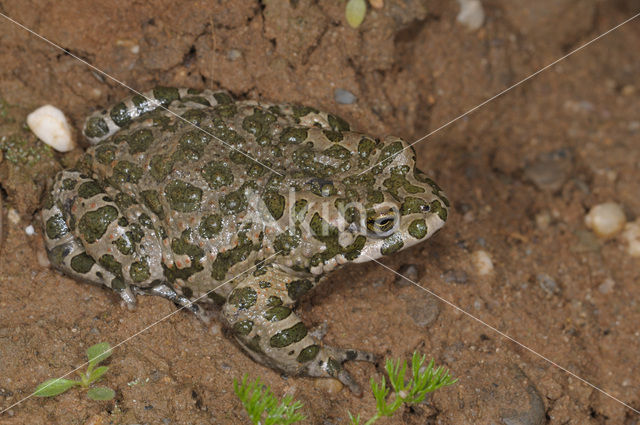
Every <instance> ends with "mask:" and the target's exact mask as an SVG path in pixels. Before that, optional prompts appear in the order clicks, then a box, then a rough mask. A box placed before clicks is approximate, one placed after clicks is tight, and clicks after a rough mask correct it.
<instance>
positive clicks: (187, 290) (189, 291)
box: [180, 286, 193, 298]
mask: <svg viewBox="0 0 640 425" xmlns="http://www.w3.org/2000/svg"><path fill="white" fill-rule="evenodd" d="M180 292H182V295H183V296H184V297H186V298H191V297H193V289H191V288H189V287H188V286H183V287H182V288H180Z"/></svg>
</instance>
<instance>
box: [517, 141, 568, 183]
mask: <svg viewBox="0 0 640 425" xmlns="http://www.w3.org/2000/svg"><path fill="white" fill-rule="evenodd" d="M572 159H573V158H572V155H570V153H569V152H568V151H566V150H564V149H559V150H557V151H554V152H549V153H545V154H542V155H540V156H539V157H538V158H537V159H536V160H535V161H534V162H533V163H531V164H529V165H527V166H526V167H525V169H524V175H525V177H526V178H527V179H528V180H530V181H531V182H532V183H533V184H534V185H535V186H536V187H537V188H538V189H540V190H548V191H550V192H555V191H557V190H558V189H560V188H561V187H562V185H563V184H564V183H565V181H566V180H567V174H568V170H570V169H571V164H572Z"/></svg>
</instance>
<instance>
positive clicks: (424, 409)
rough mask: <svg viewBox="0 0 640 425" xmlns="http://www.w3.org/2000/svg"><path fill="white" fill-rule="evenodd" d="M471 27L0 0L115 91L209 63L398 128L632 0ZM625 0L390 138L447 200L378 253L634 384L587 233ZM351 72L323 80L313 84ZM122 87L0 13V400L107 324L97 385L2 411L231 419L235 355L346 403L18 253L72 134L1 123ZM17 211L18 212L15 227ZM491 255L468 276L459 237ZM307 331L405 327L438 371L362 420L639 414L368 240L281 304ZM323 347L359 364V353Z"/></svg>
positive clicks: (629, 129)
mask: <svg viewBox="0 0 640 425" xmlns="http://www.w3.org/2000/svg"><path fill="white" fill-rule="evenodd" d="M483 4H484V8H485V13H486V21H485V23H484V25H483V27H482V28H480V29H479V30H477V31H467V30H466V29H465V28H464V27H463V26H461V25H460V24H458V23H456V15H457V13H458V4H457V2H454V1H453V0H447V1H441V0H424V1H420V0H385V2H384V7H383V8H382V9H380V10H370V11H369V13H368V14H367V17H366V19H365V21H364V23H363V24H362V26H361V27H360V28H358V29H353V28H351V27H349V26H348V25H347V24H346V21H345V18H344V2H343V1H333V2H317V1H315V2H314V1H305V0H297V1H290V2H285V1H273V0H269V1H266V0H265V1H263V2H255V1H248V0H246V1H234V2H233V3H231V2H221V1H194V2H189V4H188V6H187V5H185V4H180V2H175V1H163V0H154V1H146V2H131V1H117V2H104V1H79V0H65V1H62V0H60V1H56V2H50V1H35V0H20V1H18V0H0V12H2V13H3V14H6V15H8V16H10V17H11V18H13V19H15V20H17V21H19V22H21V23H22V24H24V25H26V26H27V27H29V28H31V29H33V30H34V31H36V32H37V33H38V34H41V35H42V36H44V37H46V38H48V39H50V40H52V41H54V42H55V43H57V44H59V45H60V46H62V47H64V48H65V49H67V50H68V51H69V52H71V53H73V54H74V55H77V56H79V57H80V58H82V59H84V60H86V61H87V62H89V63H91V64H92V65H94V66H95V67H97V68H99V69H100V70H103V71H104V72H106V73H108V74H109V75H112V76H114V77H115V78H117V79H119V80H120V81H122V82H124V83H126V84H127V85H130V86H131V87H133V88H135V89H138V90H145V89H148V88H150V87H153V86H154V85H157V84H163V85H176V86H191V87H197V88H225V89H228V90H230V91H231V92H232V93H233V94H234V95H235V96H237V97H238V98H255V99H264V100H270V101H275V102H278V101H289V102H301V103H305V104H309V105H313V106H316V107H319V108H322V109H326V110H329V111H333V112H335V113H337V114H339V115H341V116H344V117H345V118H347V119H349V120H350V121H351V122H352V123H353V124H354V125H355V127H357V128H358V129H360V130H363V131H366V132H369V133H372V134H375V135H383V134H386V133H394V134H397V135H400V136H402V137H406V138H407V139H408V140H416V139H418V138H420V137H422V136H423V135H425V134H426V133H428V132H429V131H432V130H434V129H436V128H438V127H439V126H441V125H442V124H444V123H446V122H448V121H449V120H451V119H453V118H455V117H456V116H458V115H459V114H461V113H463V112H465V111H467V110H469V109H470V108H472V107H473V106H475V105H477V104H479V103H481V102H483V101H484V100H486V99H488V98H490V97H491V96H493V95H494V94H496V93H498V92H500V91H501V90H503V89H505V88H506V87H508V86H510V85H511V84H514V83H515V82H517V81H519V80H520V79H522V78H524V77H526V76H528V75H530V74H531V73H533V72H535V71H537V70H538V69H540V68H542V67H543V66H545V65H547V64H549V63H551V62H552V61H554V60H555V59H557V58H559V57H561V56H562V55H564V54H566V53H568V52H569V51H571V50H572V49H574V48H576V47H578V46H580V45H581V44H583V43H585V42H586V41H588V40H591V39H592V38H594V37H595V36H597V35H599V34H601V33H603V32H605V31H606V30H608V29H609V28H611V27H613V26H614V25H616V24H618V23H620V22H622V21H623V20H625V19H627V18H629V17H630V16H632V15H633V14H635V13H637V12H638V9H639V8H640V5H639V4H638V2H637V1H632V0H629V1H624V0H616V1H604V0H575V1H570V0H540V1H536V2H530V1H527V0H491V1H489V0H486V1H483ZM638 45H640V21H634V22H631V23H629V24H628V25H626V26H624V27H622V28H620V29H619V30H617V31H615V32H613V33H611V34H609V35H608V36H606V37H604V38H602V39H601V40H599V41H597V42H596V43H594V44H592V45H590V46H588V47H587V48H585V49H584V50H582V51H580V52H579V53H577V54H575V55H573V56H571V57H570V58H568V59H566V60H564V61H562V62H561V63H559V64H558V65H556V66H554V67H553V68H551V69H549V70H547V71H546V72H544V73H542V74H540V75H538V76H536V77H535V78H533V79H532V80H530V81H528V82H526V83H525V84H523V85H521V86H519V87H517V88H515V89H513V90H511V91H509V92H508V93H506V94H505V95H504V96H501V97H500V98H498V99H496V100H494V101H492V102H490V103H489V104H487V105H485V106H483V107H482V108H480V109H479V110H478V111H476V112H474V113H473V114H471V115H469V116H467V117H465V118H464V119H461V120H459V121H457V122H456V123H454V124H453V125H451V126H449V127H447V128H446V129H443V130H442V131H439V132H438V133H436V134H435V135H433V136H431V137H429V138H427V139H426V140H424V141H422V142H420V143H418V144H417V145H416V150H417V153H418V157H419V163H420V164H421V168H423V169H425V171H427V172H428V174H430V175H432V176H433V177H434V178H435V180H436V181H438V182H439V183H440V185H441V186H442V187H443V188H445V190H446V192H447V194H448V196H449V198H450V199H451V200H452V202H453V211H452V214H451V217H450V219H449V223H448V224H447V226H445V228H444V229H443V230H442V231H441V233H440V234H438V235H437V236H436V237H434V238H433V239H432V240H430V241H428V242H426V243H424V244H421V245H419V246H417V247H415V248H413V249H410V250H408V251H403V252H402V253H401V254H398V255H394V256H391V257H389V258H387V259H385V260H384V263H385V265H387V266H388V267H390V268H391V269H393V270H398V271H400V272H401V273H404V274H407V275H408V277H410V278H412V279H413V280H415V281H417V282H418V283H419V284H420V285H422V286H424V287H425V288H428V289H429V290H431V291H433V292H434V293H436V294H438V295H439V296H441V297H442V298H444V299H446V300H447V301H449V302H451V303H453V304H455V305H456V306H458V307H459V308H461V309H463V310H465V311H467V312H469V313H470V314H472V315H474V316H476V317H477V318H479V319H480V320H482V321H484V322H486V324H489V325H491V326H493V327H495V328H496V329H498V330H499V331H500V332H504V333H505V334H507V335H509V336H511V337H513V338H514V339H515V340H517V341H519V342H521V343H522V344H524V345H526V346H527V347H530V348H531V349H532V350H534V351H536V352H538V353H540V354H541V355H543V356H545V357H547V358H548V359H549V360H551V361H553V362H555V363H556V364H557V365H560V366H562V367H563V368H566V369H567V370H568V371H570V372H571V373H573V374H575V375H577V376H579V377H581V378H583V379H585V380H587V381H589V382H591V383H593V384H594V385H596V386H597V387H599V388H601V389H603V390H604V391H607V392H608V393H610V394H611V395H612V396H614V397H616V398H618V399H620V400H622V401H624V402H626V403H628V404H629V405H631V406H633V407H634V408H636V409H640V356H639V355H638V353H639V350H640V333H639V330H638V323H639V321H640V304H639V303H638V300H639V298H640V287H639V285H640V266H639V265H640V259H638V258H632V257H631V256H629V255H628V253H627V252H626V246H625V244H624V243H623V241H622V240H621V239H620V238H619V237H614V238H611V239H609V240H601V239H598V238H596V237H595V236H594V235H593V234H592V233H591V232H590V231H589V230H588V229H587V228H586V227H585V225H584V215H585V213H586V212H587V211H588V210H589V209H590V208H591V207H592V206H593V205H596V204H598V203H601V202H604V201H607V200H613V201H615V202H618V203H619V204H621V205H622V206H623V208H624V210H625V213H626V215H627V218H628V220H630V221H632V220H635V219H636V218H637V217H638V216H639V215H640V185H639V183H638V182H640V121H639V119H640V118H639V117H638V114H637V111H639V110H640V97H639V95H638V94H639V93H640V81H639V80H638V75H640V60H639V59H638V55H637V53H636V50H637V46H638ZM336 89H344V90H348V91H349V92H351V93H352V94H354V95H355V96H356V97H357V101H356V102H355V103H352V104H346V105H345V104H339V103H337V102H336V100H335V90H336ZM127 94H128V90H127V89H126V88H124V87H122V86H121V85H120V84H118V83H116V82H114V81H111V80H109V79H106V78H104V77H103V76H101V75H99V74H98V73H97V72H95V71H94V70H92V69H91V68H89V67H88V66H86V65H85V64H82V63H81V62H79V61H78V60H76V59H74V58H73V57H71V56H70V55H68V54H65V53H64V52H62V51H60V50H58V49H56V48H54V47H53V46H51V45H50V44H47V43H46V42H44V41H43V40H42V39H39V38H37V37H35V36H34V35H30V34H29V33H27V32H26V31H25V30H24V29H21V28H19V27H18V26H16V25H14V24H13V23H11V22H9V21H7V20H6V19H4V18H2V17H0V99H1V100H2V104H1V105H0V106H1V108H0V119H1V120H2V126H1V127H0V131H1V133H0V137H4V136H7V135H9V134H12V135H16V134H17V135H19V136H20V137H19V138H18V139H11V140H12V141H11V143H9V141H8V139H7V138H6V137H5V138H3V139H0V140H2V144H0V146H2V155H1V156H0V158H1V159H0V192H1V193H0V195H1V196H0V199H1V201H2V210H3V220H2V226H1V227H2V229H1V230H2V232H1V235H2V236H1V237H2V245H1V247H0V250H1V255H0V294H1V295H0V409H5V408H6V407H8V406H10V405H12V404H14V403H16V402H17V401H19V400H21V399H22V398H24V397H26V396H28V395H29V394H30V393H31V392H32V391H33V389H34V388H35V386H36V385H37V384H38V383H40V382H42V381H44V380H45V379H47V378H50V377H55V376H59V375H62V374H64V373H66V372H68V371H70V370H72V369H73V368H74V367H76V366H77V365H80V364H81V363H82V362H83V361H84V352H85V350H86V348H87V347H88V346H90V345H92V344H94V343H97V342H102V341H108V342H110V343H111V344H116V343H118V342H120V341H124V340H127V342H126V343H124V344H123V345H121V346H120V347H118V349H117V350H116V351H115V352H114V355H113V356H112V358H111V359H110V360H109V365H110V367H111V370H110V371H109V373H108V374H107V375H106V378H105V384H107V385H109V386H110V387H112V388H114V389H115V390H116V394H117V396H116V399H115V400H113V401H108V402H92V401H90V400H88V399H87V398H86V396H85V394H84V393H82V392H81V391H70V392H68V393H66V394H64V395H62V396H59V397H57V398H54V399H37V398H30V399H28V400H26V401H24V402H22V403H20V404H18V405H16V406H13V407H11V409H9V410H8V411H6V412H4V413H3V414H1V415H0V423H2V424H8V425H17V424H133V423H136V424H138V423H139V424H243V423H248V420H247V419H246V416H245V414H244V412H243V411H242V408H241V405H240V403H239V401H238V400H237V399H236V397H235V395H234V394H233V389H232V382H233V379H234V378H239V377H241V376H242V374H243V373H248V374H249V375H250V376H251V377H253V378H255V377H261V378H262V380H263V381H264V382H266V383H268V384H269V385H271V387H272V389H273V391H274V393H275V394H276V395H279V396H281V395H283V394H285V393H286V394H292V395H294V396H295V397H296V398H297V399H299V400H301V401H302V402H303V403H304V405H305V407H304V413H305V414H306V415H307V416H308V417H309V419H308V421H307V423H313V424H346V423H347V410H350V411H352V412H361V413H363V415H365V416H367V415H368V414H370V413H372V412H373V411H374V409H375V403H374V400H373V398H372V396H371V395H370V394H369V393H366V394H365V396H364V397H363V398H361V399H358V398H355V397H353V396H352V395H351V394H350V393H349V392H348V391H347V390H342V391H336V388H335V386H333V385H327V382H326V381H325V382H322V381H313V380H310V379H304V378H291V377H284V376H280V375H278V374H277V373H274V372H273V371H271V370H270V369H268V368H265V367H262V366H260V365H257V364H255V363H254V362H252V361H251V360H250V359H249V358H248V357H246V356H245V355H244V354H242V353H241V351H240V350H239V349H238V348H237V347H236V346H235V345H234V344H233V343H232V341H231V340H230V339H228V338H227V337H226V336H224V334H223V333H222V332H220V329H219V327H217V326H213V328H212V329H207V328H206V327H205V326H204V325H203V324H202V323H200V322H199V321H198V320H197V319H196V318H195V317H193V316H191V315H189V314H187V313H182V312H181V313H179V314H175V315H173V316H171V317H170V318H168V319H167V320H164V321H162V322H160V323H158V324H157V325H155V326H153V327H151V328H150V329H148V330H146V331H144V332H143V333H141V334H140V335H138V336H136V337H134V338H131V339H128V338H129V337H130V336H131V335H133V334H135V333H136V332H138V331H140V330H142V329H144V328H145V327H147V326H148V325H150V324H152V323H154V322H155V321H157V320H158V319H159V318H161V317H163V316H165V315H166V314H169V313H171V312H172V311H174V309H175V308H174V306H173V305H172V304H170V303H169V302H166V301H164V300H161V299H155V298H150V297H144V298H142V299H140V300H139V307H138V309H137V311H135V312H130V311H127V310H126V309H124V308H122V307H121V306H120V305H119V302H118V300H117V297H116V296H115V295H114V294H112V293H110V292H108V291H106V290H104V289H101V288H98V287H93V286H90V285H86V284H81V283H77V282H75V281H73V280H71V279H69V278H66V277H63V276H61V275H59V274H57V273H54V272H53V271H52V270H50V269H48V268H46V267H43V266H42V265H41V264H42V255H43V243H42V239H41V236H40V230H39V228H38V226H37V223H36V222H35V221H34V217H35V213H36V211H37V209H38V202H39V199H40V196H41V192H42V190H43V189H44V186H45V183H46V180H47V178H50V177H51V176H52V175H53V174H54V173H55V172H56V171H57V170H58V169H59V168H60V167H62V166H64V165H68V164H71V163H72V162H73V160H74V159H75V158H77V156H78V155H79V152H80V151H81V150H80V149H77V150H76V151H74V152H72V153H70V154H64V155H62V154H58V153H56V154H53V153H52V152H50V151H49V150H47V149H45V148H42V147H41V146H40V145H39V144H38V142H37V141H35V140H34V139H33V138H32V137H30V136H28V135H27V134H26V132H24V130H23V128H22V123H23V120H24V114H25V112H26V111H29V110H32V109H33V108H35V107H37V106H40V105H42V104H45V103H52V104H54V105H56V106H58V107H59V108H61V109H62V110H64V111H65V112H66V113H67V114H68V116H69V118H70V120H71V122H72V124H73V126H74V127H75V128H78V127H79V125H80V124H81V123H82V121H83V119H84V117H85V116H86V114H88V113H89V112H90V111H92V110H94V109H95V108H97V107H100V106H105V105H109V104H111V103H113V102H114V101H115V100H117V99H119V98H121V97H123V96H126V95H127ZM30 224H33V225H34V226H35V227H36V234H35V235H28V234H27V233H26V232H25V229H26V228H27V226H29V225H30ZM478 250H484V251H486V252H487V253H488V254H489V255H490V257H491V259H492V260H493V264H494V270H493V272H492V273H490V274H489V275H484V276H483V275H479V274H478V272H477V269H476V268H475V267H474V265H473V263H472V256H473V253H474V252H476V251H478ZM300 311H301V314H302V315H303V317H304V318H305V320H306V321H307V322H308V323H311V324H322V323H324V322H326V323H327V325H328V335H327V337H326V340H327V341H328V342H329V343H333V344H336V345H342V346H357V347H359V348H364V349H369V350H372V351H375V352H377V353H379V354H381V355H384V356H393V357H403V358H408V357H409V356H410V354H411V353H412V352H413V351H414V350H418V351H420V352H423V353H426V354H427V355H428V356H431V357H434V358H435V360H436V362H438V363H439V364H443V365H445V366H446V367H448V368H450V369H451V371H452V373H453V375H454V376H456V377H458V378H459V382H458V383H457V384H456V385H454V386H452V387H449V388H446V389H444V390H440V391H438V392H436V393H434V394H433V395H432V396H431V397H429V398H428V400H427V401H426V402H425V403H423V404H420V405H418V406H415V407H412V408H406V409H404V410H401V411H400V412H398V414H397V415H396V416H395V417H394V418H392V419H388V420H386V422H384V423H388V424H401V423H406V424H443V425H446V424H507V425H513V424H542V423H548V424H554V425H555V424H623V425H632V424H638V423H640V420H639V419H640V415H638V414H636V413H634V412H633V411H632V410H630V409H628V408H626V407H624V406H623V405H621V404H620V403H618V402H616V401H614V400H612V399H611V398H608V397H606V396H605V395H603V394H602V393H601V392H599V391H597V390H595V389H594V388H592V387H590V386H589V385H587V384H585V383H584V382H581V381H580V380H579V379H577V378H576V377H575V376H571V375H570V374H568V373H567V372H565V371H563V370H561V369H559V368H558V367H556V366H554V365H552V364H551V363H550V361H546V360H544V359H543V358H541V357H540V356H538V355H535V354H533V353H532V352H530V351H528V350H527V349H526V348H524V347H523V346H520V345H518V344H516V343H513V342H510V341H509V340H507V339H505V338H504V337H502V336H500V335H499V334H498V333H496V332H495V331H494V330H492V329H490V328H489V327H487V326H485V325H483V324H481V323H479V322H478V321H475V320H473V319H471V318H470V317H469V316H467V315H465V314H462V313H461V312H460V311H458V310H456V309H455V308H453V307H451V306H450V305H448V304H445V303H443V302H441V301H439V300H437V299H436V298H434V297H433V296H431V295H429V294H428V293H426V292H425V291H423V290H421V289H419V288H418V287H416V286H414V285H412V284H407V282H402V281H400V280H398V279H397V277H396V276H395V275H394V274H393V273H391V272H390V271H388V270H386V269H385V268H383V267H381V266H380V265H376V264H364V265H359V266H349V267H347V268H345V269H343V270H341V271H339V272H336V273H334V274H333V275H332V277H331V280H330V282H329V283H328V284H327V285H325V286H324V287H322V288H320V289H319V290H318V291H317V292H316V293H315V294H314V295H313V296H311V297H310V298H309V299H308V300H306V301H305V302H304V303H303V304H302V306H301V309H300ZM349 369H350V370H351V371H352V372H353V373H354V374H355V376H356V378H357V379H358V381H359V382H361V383H362V384H363V385H366V382H367V381H368V379H369V377H370V376H376V377H379V375H378V374H377V373H376V370H375V368H374V367H373V366H371V365H366V364H353V365H350V366H349Z"/></svg>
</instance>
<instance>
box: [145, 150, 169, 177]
mask: <svg viewBox="0 0 640 425" xmlns="http://www.w3.org/2000/svg"><path fill="white" fill-rule="evenodd" d="M149 165H150V166H151V170H150V174H151V177H153V178H154V180H155V181H157V182H161V181H163V180H164V179H166V178H167V176H168V175H169V174H170V173H171V172H172V171H173V160H172V159H169V158H168V157H167V156H166V155H156V156H154V157H153V158H151V163H150V164H149Z"/></svg>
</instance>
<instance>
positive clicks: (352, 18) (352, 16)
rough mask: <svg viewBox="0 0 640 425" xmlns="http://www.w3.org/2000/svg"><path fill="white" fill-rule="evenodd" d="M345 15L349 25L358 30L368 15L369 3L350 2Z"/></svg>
mask: <svg viewBox="0 0 640 425" xmlns="http://www.w3.org/2000/svg"><path fill="white" fill-rule="evenodd" d="M344 14H345V17H346V18H347V23H348V24H349V25H350V26H351V27H352V28H358V27H359V26H360V24H361V23H362V21H364V17H365V15H366V14H367V3H366V2H365V0H348V1H347V5H346V6H345V11H344Z"/></svg>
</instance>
